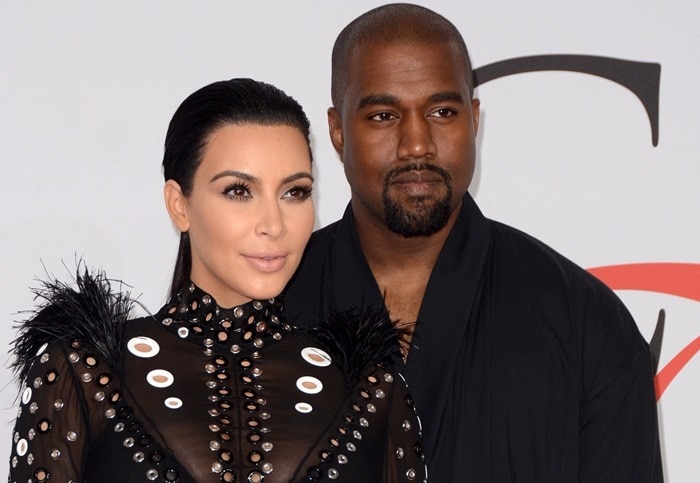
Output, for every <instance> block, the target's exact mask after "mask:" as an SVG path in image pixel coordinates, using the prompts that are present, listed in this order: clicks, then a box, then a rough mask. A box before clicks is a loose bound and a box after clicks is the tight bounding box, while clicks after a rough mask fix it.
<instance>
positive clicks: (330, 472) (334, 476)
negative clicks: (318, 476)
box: [328, 468, 340, 480]
mask: <svg viewBox="0 0 700 483" xmlns="http://www.w3.org/2000/svg"><path fill="white" fill-rule="evenodd" d="M339 476H340V472H339V471H338V470H336V469H335V468H329V469H328V478H330V479H331V480H337V479H338V477H339Z"/></svg>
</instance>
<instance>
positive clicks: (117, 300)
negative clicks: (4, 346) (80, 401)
mask: <svg viewBox="0 0 700 483" xmlns="http://www.w3.org/2000/svg"><path fill="white" fill-rule="evenodd" d="M117 284H119V285H121V282H117V283H115V281H114V280H110V279H109V278H107V276H106V274H105V273H104V272H103V271H89V270H88V269H86V268H84V267H83V269H82V270H81V268H80V267H79V269H78V270H77V271H76V274H75V276H74V278H73V280H72V281H70V282H63V281H60V280H57V279H55V278H52V279H49V280H46V281H43V282H42V283H41V286H40V287H39V288H37V289H35V290H34V292H35V295H36V299H37V300H38V301H39V303H38V305H37V307H36V308H35V309H34V310H33V311H32V312H30V313H28V316H27V318H26V319H25V320H24V321H23V322H21V323H20V325H19V326H18V335H17V338H16V339H15V340H14V348H13V350H12V352H13V354H14V361H13V362H12V365H11V367H12V369H13V370H14V371H15V374H16V375H17V377H18V378H19V380H20V382H24V381H25V380H26V377H27V375H28V373H29V371H30V368H31V366H32V364H33V362H34V360H35V358H36V357H37V355H39V354H41V353H42V352H43V351H44V350H45V349H46V347H47V346H49V345H52V346H54V345H57V346H65V347H66V348H70V347H71V346H73V347H74V346H76V345H77V346H80V347H86V348H89V350H90V352H91V353H94V355H95V356H96V357H98V358H99V359H101V360H103V361H105V362H106V363H107V364H108V365H110V366H111V367H112V368H113V370H115V371H116V372H120V369H121V352H122V351H121V343H122V339H123V335H124V328H125V325H126V322H127V320H128V317H129V314H130V312H131V309H132V307H133V305H134V302H133V300H132V299H131V297H130V295H129V293H128V292H126V291H122V290H119V289H115V288H114V286H113V285H117Z"/></svg>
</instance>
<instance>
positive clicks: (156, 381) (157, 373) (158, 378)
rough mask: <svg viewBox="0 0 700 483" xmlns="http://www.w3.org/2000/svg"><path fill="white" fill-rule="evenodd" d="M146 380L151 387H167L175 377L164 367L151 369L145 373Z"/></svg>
mask: <svg viewBox="0 0 700 483" xmlns="http://www.w3.org/2000/svg"><path fill="white" fill-rule="evenodd" d="M146 380H147V381H148V383H149V384H150V385H151V386H153V387H168V386H170V385H171V384H172V383H173V382H174V381H175V377H174V376H173V375H172V374H171V373H170V372H168V371H166V370H165V369H153V370H152V371H151V372H149V373H148V374H147V375H146Z"/></svg>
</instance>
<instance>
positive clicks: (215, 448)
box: [209, 440, 221, 451]
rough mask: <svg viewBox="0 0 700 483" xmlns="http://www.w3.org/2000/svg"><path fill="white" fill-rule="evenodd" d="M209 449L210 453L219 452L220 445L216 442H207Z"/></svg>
mask: <svg viewBox="0 0 700 483" xmlns="http://www.w3.org/2000/svg"><path fill="white" fill-rule="evenodd" d="M209 449H210V450H212V451H219V450H220V449H221V443H219V442H218V441H213V440H212V441H209Z"/></svg>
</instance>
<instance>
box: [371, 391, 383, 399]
mask: <svg viewBox="0 0 700 483" xmlns="http://www.w3.org/2000/svg"><path fill="white" fill-rule="evenodd" d="M374 395H375V396H377V399H384V396H385V395H386V394H384V391H383V390H381V389H377V390H376V391H374Z"/></svg>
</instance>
